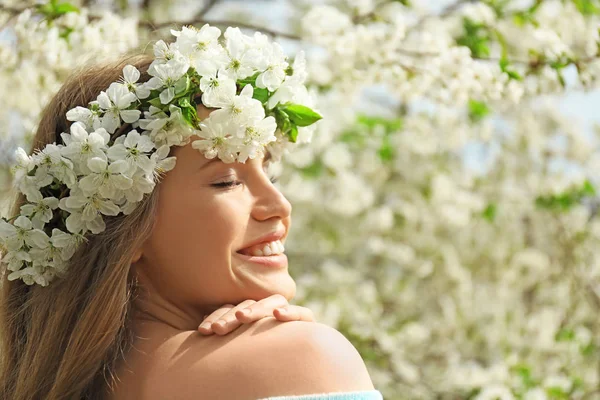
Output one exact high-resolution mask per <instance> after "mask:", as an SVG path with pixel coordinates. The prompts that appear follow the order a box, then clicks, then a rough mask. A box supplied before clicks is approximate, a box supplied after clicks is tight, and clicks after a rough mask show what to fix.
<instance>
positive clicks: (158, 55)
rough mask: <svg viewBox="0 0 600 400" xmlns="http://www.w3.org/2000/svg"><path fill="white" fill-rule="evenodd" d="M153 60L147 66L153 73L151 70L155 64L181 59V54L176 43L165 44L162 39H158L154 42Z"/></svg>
mask: <svg viewBox="0 0 600 400" xmlns="http://www.w3.org/2000/svg"><path fill="white" fill-rule="evenodd" d="M153 51H154V61H152V63H151V64H150V66H149V67H148V72H149V73H150V75H153V73H152V71H154V68H156V66H157V65H161V64H166V63H168V62H169V61H171V60H176V59H182V58H184V57H183V55H182V54H181V53H180V52H179V49H178V46H177V43H170V44H168V45H167V44H166V43H165V41H164V40H159V41H157V42H156V43H154V46H153Z"/></svg>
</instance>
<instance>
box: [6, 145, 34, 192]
mask: <svg viewBox="0 0 600 400" xmlns="http://www.w3.org/2000/svg"><path fill="white" fill-rule="evenodd" d="M15 159H16V160H15V161H16V162H15V165H14V166H13V167H11V172H12V173H13V174H14V179H15V183H18V182H19V181H20V180H21V179H23V176H25V175H27V174H28V173H29V171H31V170H32V169H33V167H35V162H34V161H33V160H32V158H31V157H30V156H29V155H27V153H26V152H25V150H23V149H22V148H21V147H19V148H17V150H15Z"/></svg>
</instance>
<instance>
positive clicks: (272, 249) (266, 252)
mask: <svg viewBox="0 0 600 400" xmlns="http://www.w3.org/2000/svg"><path fill="white" fill-rule="evenodd" d="M284 251H285V248H284V247H283V243H281V241H279V240H276V241H274V242H271V243H268V244H266V245H265V246H264V247H263V249H262V250H260V249H255V250H251V251H250V254H251V255H253V256H256V257H261V256H272V255H277V254H282V253H283V252H284Z"/></svg>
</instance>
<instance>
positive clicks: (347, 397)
mask: <svg viewBox="0 0 600 400" xmlns="http://www.w3.org/2000/svg"><path fill="white" fill-rule="evenodd" d="M258 400H383V396H382V395H381V392H380V391H379V390H360V391H355V392H331V393H318V394H305V395H301V396H279V397H265V398H263V399H258Z"/></svg>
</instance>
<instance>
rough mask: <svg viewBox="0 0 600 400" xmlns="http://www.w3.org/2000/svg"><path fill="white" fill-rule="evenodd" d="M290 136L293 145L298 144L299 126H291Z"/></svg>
mask: <svg viewBox="0 0 600 400" xmlns="http://www.w3.org/2000/svg"><path fill="white" fill-rule="evenodd" d="M289 136H290V139H291V141H292V143H296V140H298V125H296V124H291V126H290V135H289Z"/></svg>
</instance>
